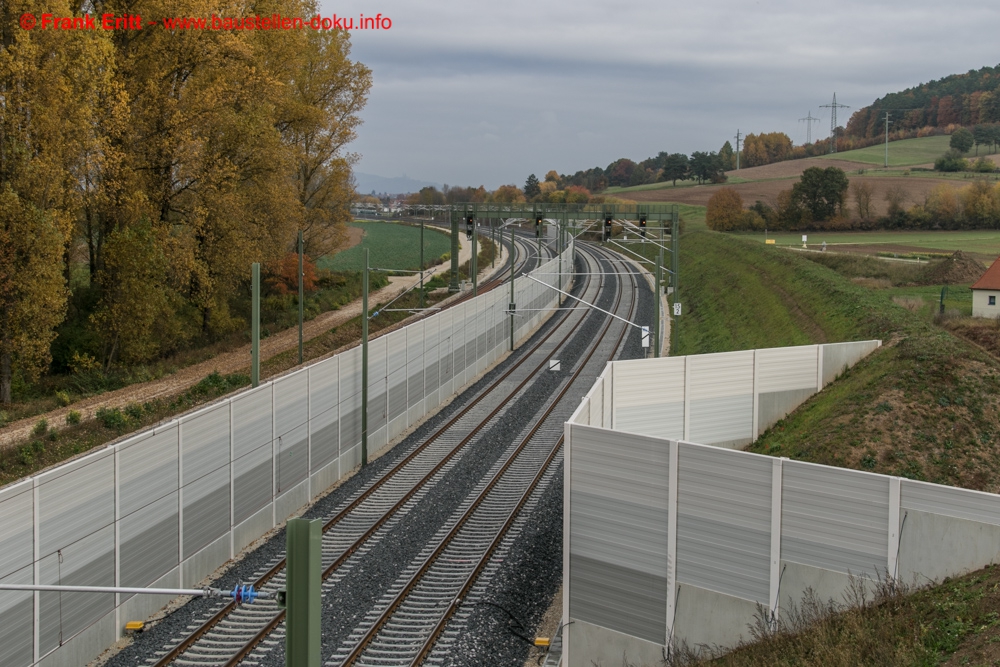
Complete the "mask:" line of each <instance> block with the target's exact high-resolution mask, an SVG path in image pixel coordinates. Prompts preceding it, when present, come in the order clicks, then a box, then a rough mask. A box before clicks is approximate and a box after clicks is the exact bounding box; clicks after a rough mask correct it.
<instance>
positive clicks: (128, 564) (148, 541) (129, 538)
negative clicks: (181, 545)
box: [118, 491, 229, 586]
mask: <svg viewBox="0 0 1000 667" xmlns="http://www.w3.org/2000/svg"><path fill="white" fill-rule="evenodd" d="M226 504H227V505H228V499H227V503H226ZM226 523H227V524H228V523H229V517H228V516H226ZM227 528H228V526H227ZM118 539H119V540H120V546H119V552H120V553H119V563H120V567H121V572H120V575H119V578H120V580H121V585H122V586H148V585H149V584H151V583H153V582H154V581H156V580H157V579H159V578H160V577H161V576H163V575H164V574H166V573H167V572H169V571H170V570H171V569H172V568H174V567H175V566H176V565H177V562H178V558H177V550H178V523H177V492H176V491H175V492H174V493H171V494H170V495H168V496H166V497H164V498H160V499H159V500H157V501H155V502H153V503H150V504H149V505H146V506H145V507H143V508H142V509H141V510H139V511H137V512H135V513H133V514H130V515H128V516H126V517H122V519H121V521H119V527H118Z"/></svg>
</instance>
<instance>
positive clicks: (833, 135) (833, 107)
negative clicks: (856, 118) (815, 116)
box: [820, 93, 851, 153]
mask: <svg viewBox="0 0 1000 667" xmlns="http://www.w3.org/2000/svg"><path fill="white" fill-rule="evenodd" d="M820 108H821V109H829V110H830V152H831V153H836V152H837V109H850V108H851V107H849V106H847V105H846V104H837V93H834V94H833V103H832V104H821V105H820Z"/></svg>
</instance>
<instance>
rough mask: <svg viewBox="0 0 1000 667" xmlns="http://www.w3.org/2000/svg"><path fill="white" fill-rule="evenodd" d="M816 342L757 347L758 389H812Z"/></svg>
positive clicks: (817, 360)
mask: <svg viewBox="0 0 1000 667" xmlns="http://www.w3.org/2000/svg"><path fill="white" fill-rule="evenodd" d="M817 347H818V346H816V345H802V346H799V347H778V348H772V349H766V350H757V391H758V392H759V393H766V392H773V391H788V390H789V389H809V388H812V389H815V388H816V364H817V363H818V362H819V358H818V356H817Z"/></svg>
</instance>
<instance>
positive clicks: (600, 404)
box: [587, 377, 608, 428]
mask: <svg viewBox="0 0 1000 667" xmlns="http://www.w3.org/2000/svg"><path fill="white" fill-rule="evenodd" d="M589 396H590V414H589V415H588V420H587V423H589V424H590V425H591V426H600V427H602V428H606V427H607V426H608V425H607V424H605V423H604V378H603V377H600V378H597V383H596V384H595V385H594V387H593V389H592V390H591V391H590V394H589Z"/></svg>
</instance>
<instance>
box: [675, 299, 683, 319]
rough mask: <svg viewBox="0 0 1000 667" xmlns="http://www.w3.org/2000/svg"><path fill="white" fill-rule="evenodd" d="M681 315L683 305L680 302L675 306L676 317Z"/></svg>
mask: <svg viewBox="0 0 1000 667" xmlns="http://www.w3.org/2000/svg"><path fill="white" fill-rule="evenodd" d="M680 314H681V304H680V302H678V303H675V304H674V317H677V316H678V315H680Z"/></svg>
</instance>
